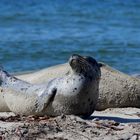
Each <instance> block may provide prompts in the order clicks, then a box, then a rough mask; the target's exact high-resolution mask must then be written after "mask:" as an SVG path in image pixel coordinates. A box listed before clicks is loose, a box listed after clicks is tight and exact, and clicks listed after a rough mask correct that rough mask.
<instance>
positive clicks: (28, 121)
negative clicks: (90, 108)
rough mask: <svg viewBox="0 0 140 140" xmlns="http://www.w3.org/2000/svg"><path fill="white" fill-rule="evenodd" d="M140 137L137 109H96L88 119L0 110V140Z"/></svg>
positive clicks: (139, 111)
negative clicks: (22, 114)
mask: <svg viewBox="0 0 140 140" xmlns="http://www.w3.org/2000/svg"><path fill="white" fill-rule="evenodd" d="M1 139H6V140H28V139H29V140H30V139H31V140H36V139H37V140H43V139H48V140H54V139H55V140H67V139H68V140H139V139H140V109H138V108H114V109H107V110H105V111H95V112H94V113H93V114H92V116H91V117H90V118H88V119H84V118H80V117H77V116H73V115H62V116H58V117H55V118H48V117H35V116H28V117H24V116H22V117H20V116H17V115H14V113H11V112H10V113H0V140H1Z"/></svg>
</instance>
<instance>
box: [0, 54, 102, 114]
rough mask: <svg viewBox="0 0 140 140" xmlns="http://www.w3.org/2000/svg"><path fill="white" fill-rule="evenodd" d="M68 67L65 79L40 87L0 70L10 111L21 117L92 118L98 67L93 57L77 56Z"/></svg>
mask: <svg viewBox="0 0 140 140" xmlns="http://www.w3.org/2000/svg"><path fill="white" fill-rule="evenodd" d="M69 65H70V68H71V69H70V70H69V72H68V73H67V74H66V75H64V76H63V77H59V78H56V79H53V80H51V81H49V82H47V83H46V84H40V85H37V84H30V83H28V82H25V81H22V80H20V79H17V78H16V77H13V76H11V75H10V74H8V73H7V72H5V71H3V70H1V72H0V80H1V87H2V88H3V96H4V100H5V101H6V103H7V105H8V107H9V109H10V110H11V111H12V112H14V113H16V114H21V115H49V116H58V115H61V114H74V115H80V116H89V115H91V114H92V113H93V111H94V109H95V106H96V103H97V99H98V93H99V80H100V75H101V72H100V67H99V66H98V63H97V62H96V60H95V59H93V58H92V57H82V56H80V55H77V54H74V55H72V56H71V57H70V59H69Z"/></svg>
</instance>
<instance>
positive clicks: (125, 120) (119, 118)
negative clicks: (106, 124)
mask: <svg viewBox="0 0 140 140" xmlns="http://www.w3.org/2000/svg"><path fill="white" fill-rule="evenodd" d="M95 118H98V119H99V120H114V121H116V122H119V123H138V122H139V123H140V119H128V118H121V117H112V116H91V117H89V118H88V120H93V119H95Z"/></svg>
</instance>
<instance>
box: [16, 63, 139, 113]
mask: <svg viewBox="0 0 140 140" xmlns="http://www.w3.org/2000/svg"><path fill="white" fill-rule="evenodd" d="M99 64H100V69H101V80H100V84H99V99H98V103H97V105H96V110H104V109H107V108H116V107H138V108H140V79H139V78H135V77H132V76H130V75H127V74H125V73H122V72H120V71H118V70H116V69H114V68H112V67H110V66H108V65H107V64H104V63H99ZM69 69H70V67H69V65H68V63H65V64H60V65H56V66H52V67H49V68H45V69H42V70H40V71H37V72H34V73H28V74H24V75H19V76H18V77H19V78H21V79H24V80H26V81H30V82H31V83H44V82H47V81H48V80H49V79H52V78H56V77H59V76H62V75H64V74H65V73H67V72H68V71H69ZM38 79H39V80H38ZM93 86H94V85H93Z"/></svg>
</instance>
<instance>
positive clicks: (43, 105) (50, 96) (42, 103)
mask: <svg viewBox="0 0 140 140" xmlns="http://www.w3.org/2000/svg"><path fill="white" fill-rule="evenodd" d="M56 93H57V88H52V89H51V91H50V92H47V93H46V92H44V93H43V94H42V95H41V96H39V97H38V100H37V102H36V108H37V109H36V112H45V110H47V107H48V106H49V105H50V103H51V102H53V100H54V98H55V95H56Z"/></svg>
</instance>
